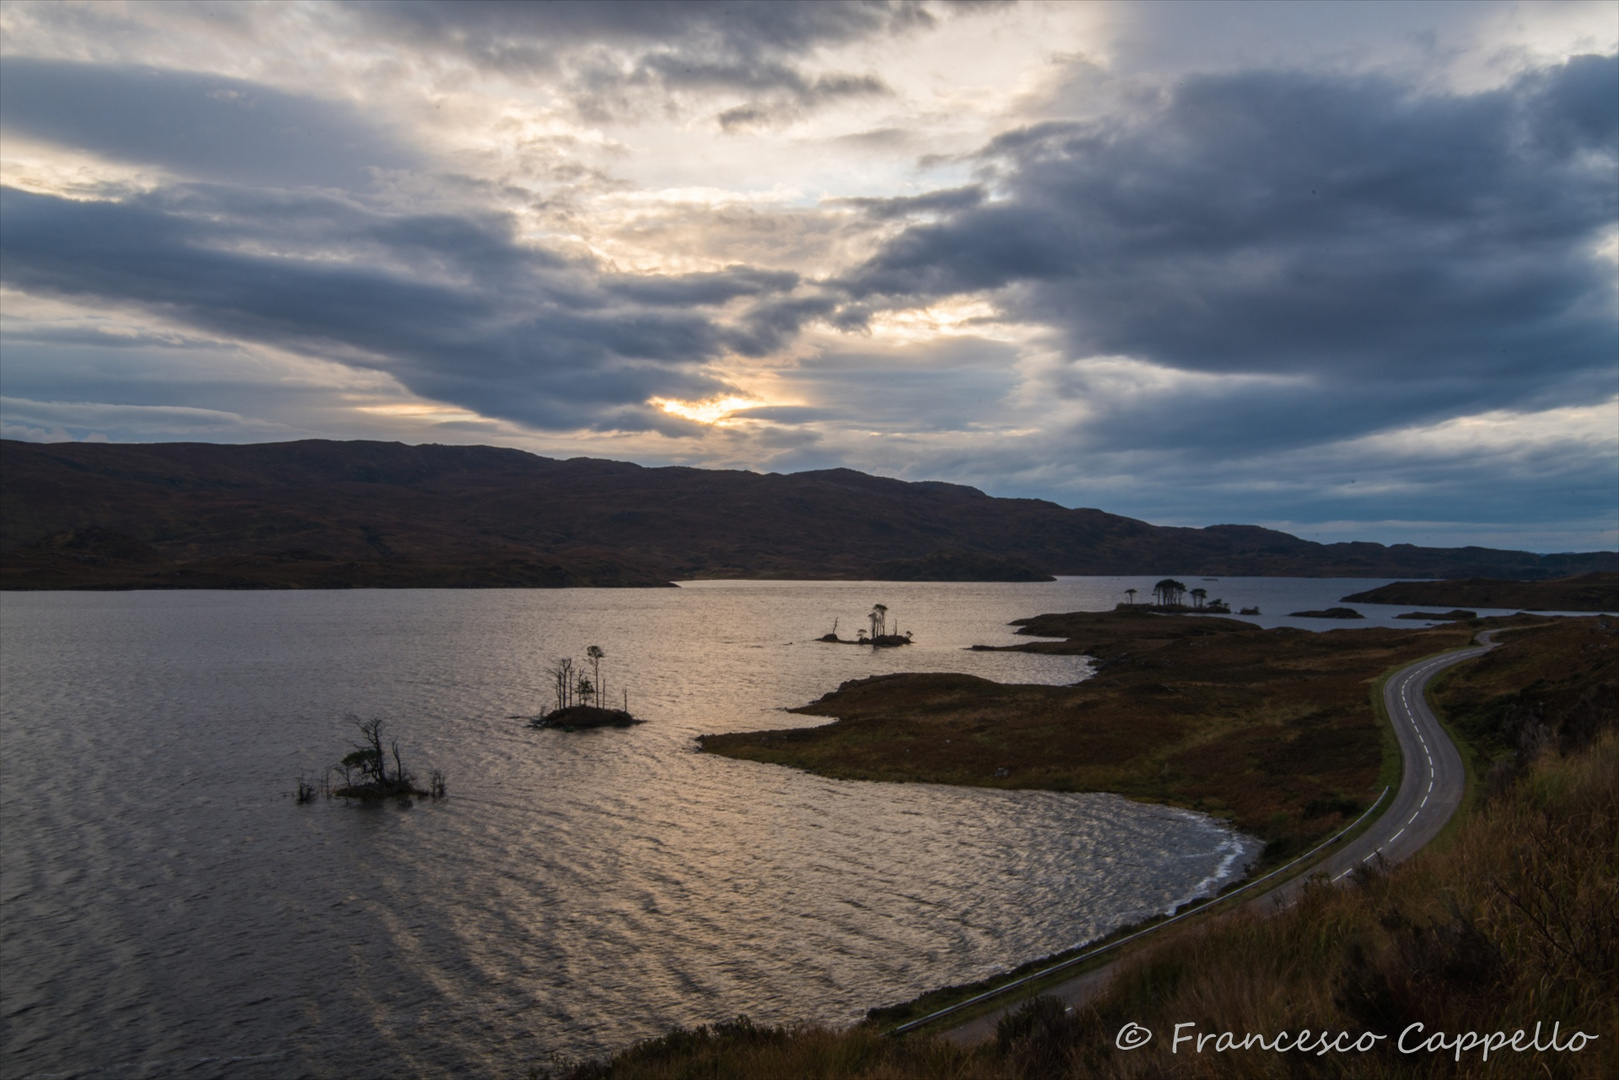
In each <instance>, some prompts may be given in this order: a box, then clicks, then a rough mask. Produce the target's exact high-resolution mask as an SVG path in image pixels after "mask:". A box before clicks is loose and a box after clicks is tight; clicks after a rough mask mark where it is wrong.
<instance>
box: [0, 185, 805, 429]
mask: <svg viewBox="0 0 1619 1080" xmlns="http://www.w3.org/2000/svg"><path fill="white" fill-rule="evenodd" d="M0 199H3V203H0V206H3V209H0V213H3V214H4V217H5V221H6V228H5V230H4V233H3V235H0V249H3V252H4V257H5V264H6V274H7V282H8V284H9V285H11V286H12V287H14V288H17V289H20V290H23V291H28V292H34V293H39V294H44V295H57V296H64V297H69V298H80V299H84V298H93V299H95V300H98V301H103V302H112V303H117V304H121V305H133V306H136V307H139V308H144V309H147V310H150V311H153V312H156V313H160V314H162V315H163V316H164V317H166V318H169V319H172V320H175V321H178V322H179V323H181V324H183V325H186V326H190V327H193V328H196V329H198V330H201V331H203V332H206V333H209V334H218V335H221V336H224V337H226V338H229V339H233V340H239V341H246V342H253V343H257V344H261V345H269V346H274V347H277V348H284V349H290V350H293V351H298V352H302V353H306V354H309V355H314V356H324V357H328V358H332V359H337V360H340V361H341V362H343V363H346V364H350V365H353V366H356V367H361V368H372V369H376V370H380V371H386V372H388V373H389V374H391V375H392V376H394V377H395V378H397V379H398V380H399V381H400V382H401V383H402V384H404V385H405V386H407V387H408V388H410V389H411V390H412V391H414V392H415V393H417V394H420V395H421V396H423V397H426V398H430V399H433V400H438V401H445V402H452V403H455V404H458V405H462V406H464V407H466V408H469V409H472V410H474V411H475V412H477V413H479V414H482V415H485V416H490V417H500V418H504V419H510V420H516V421H519V422H522V423H525V424H529V425H533V426H536V427H542V428H546V427H549V428H579V427H588V426H591V425H593V424H601V423H625V422H631V423H633V422H636V417H637V416H640V417H641V418H642V421H643V422H650V421H649V420H648V418H649V417H650V413H649V412H647V411H645V410H642V409H641V406H642V403H644V402H645V401H646V400H647V399H648V398H649V397H653V396H663V397H673V398H683V399H696V398H704V397H710V396H714V395H716V394H719V393H722V392H725V391H727V390H728V389H729V387H728V386H727V384H726V383H725V382H724V381H723V379H720V378H717V377H715V376H714V375H712V374H711V373H709V371H708V365H709V364H710V363H712V362H713V361H715V360H716V359H718V358H719V357H721V356H722V355H724V354H725V353H726V352H727V351H728V349H730V348H731V347H732V346H733V345H734V344H737V343H740V344H742V345H748V344H749V343H755V344H756V342H755V339H756V338H757V337H758V336H759V335H764V336H765V337H766V338H771V336H772V335H779V334H781V333H786V332H788V331H789V330H790V328H791V326H792V325H795V322H794V320H795V318H797V317H799V316H796V315H795V316H793V317H792V318H787V317H783V316H781V315H780V314H779V313H777V312H773V311H770V310H764V311H762V312H761V313H756V314H754V315H753V316H752V322H751V323H750V322H749V319H748V318H747V317H744V318H742V319H741V320H739V322H738V323H737V324H736V325H734V326H733V325H722V324H721V323H719V322H717V321H715V320H713V319H710V318H708V317H705V316H703V315H701V314H698V313H696V312H695V311H693V310H691V309H689V308H686V307H684V306H672V304H674V305H678V303H679V300H680V299H681V298H684V299H685V300H687V301H690V300H692V299H693V298H695V297H707V298H708V299H709V300H712V301H716V302H718V301H721V300H723V299H725V298H727V297H728V296H737V295H748V296H754V297H757V296H760V295H762V294H768V293H769V292H770V291H771V290H773V289H784V288H789V287H790V286H791V285H792V284H793V283H794V281H795V279H794V278H793V277H792V276H791V275H779V274H767V273H753V272H745V271H738V272H733V273H730V274H721V275H697V276H696V277H695V278H694V279H691V280H687V279H683V278H680V277H678V276H675V277H668V278H663V279H657V280H652V281H647V282H642V283H636V282H633V281H629V280H627V279H624V278H622V277H616V278H611V279H605V280H604V278H603V277H602V275H600V274H599V273H598V272H597V270H596V268H594V267H593V266H591V265H590V264H588V263H579V262H572V261H569V260H565V259H562V258H560V257H558V256H557V255H555V254H554V253H552V252H549V251H547V250H545V249H543V248H538V247H534V246H531V245H524V244H520V243H518V242H517V240H516V238H515V236H514V234H513V225H512V223H511V221H510V220H508V219H505V218H503V217H501V216H500V215H485V216H483V217H482V218H478V219H474V218H471V217H460V218H456V217H446V216H444V215H429V216H410V215H393V216H390V215H384V214H379V213H376V212H373V211H368V210H365V209H362V208H359V207H356V206H354V205H352V204H349V203H346V202H344V201H342V200H337V199H328V198H323V197H315V196H273V197H272V196H268V195H265V194H263V193H256V192H241V191H237V190H231V189H221V188H210V187H197V186H193V187H175V188H168V189H163V190H161V191H159V192H155V193H151V194H148V195H142V196H135V197H130V198H127V199H125V200H123V201H119V202H78V201H71V200H67V199H58V198H53V197H51V196H47V195H40V194H35V193H29V192H22V191H17V190H14V189H4V190H3V192H0ZM766 307H767V308H768V305H766ZM637 410H640V411H637ZM654 419H655V418H654ZM658 422H659V423H662V420H661V419H659V420H658Z"/></svg>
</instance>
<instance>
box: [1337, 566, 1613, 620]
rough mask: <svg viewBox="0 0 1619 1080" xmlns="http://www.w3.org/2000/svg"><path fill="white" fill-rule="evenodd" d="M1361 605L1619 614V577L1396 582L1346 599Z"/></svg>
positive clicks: (1598, 574) (1601, 575) (1592, 574)
mask: <svg viewBox="0 0 1619 1080" xmlns="http://www.w3.org/2000/svg"><path fill="white" fill-rule="evenodd" d="M1344 601H1345V602H1347V603H1356V602H1359V603H1362V604H1432V605H1445V604H1450V605H1453V606H1457V607H1460V606H1462V605H1464V604H1465V605H1469V606H1471V607H1484V608H1492V607H1493V608H1518V609H1519V610H1522V611H1606V612H1610V613H1612V612H1619V573H1600V572H1598V573H1591V574H1578V575H1575V576H1572V577H1566V578H1558V579H1556V580H1554V581H1498V580H1495V579H1493V578H1467V579H1464V580H1461V581H1396V582H1393V583H1392V584H1389V585H1383V586H1380V587H1379V588H1376V589H1367V590H1366V591H1365V592H1358V593H1353V594H1351V595H1349V596H1346V597H1344Z"/></svg>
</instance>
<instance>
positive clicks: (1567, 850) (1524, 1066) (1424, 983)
mask: <svg viewBox="0 0 1619 1080" xmlns="http://www.w3.org/2000/svg"><path fill="white" fill-rule="evenodd" d="M1616 671H1619V626H1616V625H1615V624H1614V621H1613V620H1598V619H1581V620H1577V621H1569V622H1560V623H1557V624H1554V625H1552V626H1549V627H1545V628H1531V629H1526V630H1524V631H1522V632H1518V633H1514V634H1512V635H1509V636H1508V637H1507V638H1506V642H1505V644H1504V645H1503V646H1502V648H1500V649H1498V650H1497V651H1496V652H1494V653H1492V654H1491V660H1490V662H1489V663H1487V664H1479V665H1477V666H1476V667H1469V668H1464V669H1460V670H1458V672H1457V674H1456V676H1454V677H1453V678H1452V679H1450V680H1449V681H1447V683H1446V684H1445V686H1444V687H1443V688H1442V689H1441V691H1440V692H1439V693H1438V694H1437V695H1436V697H1437V700H1438V703H1439V704H1440V706H1441V708H1443V709H1444V710H1445V711H1446V712H1447V714H1449V716H1450V717H1452V718H1454V719H1456V722H1458V723H1460V724H1464V725H1471V726H1472V727H1473V729H1474V730H1475V732H1476V734H1475V737H1474V739H1473V745H1474V746H1475V747H1476V748H1478V752H1479V753H1481V754H1488V755H1495V754H1499V755H1500V757H1498V758H1495V759H1494V761H1495V764H1496V765H1500V766H1501V767H1499V768H1496V767H1494V766H1492V769H1491V771H1492V773H1493V776H1494V781H1493V791H1492V792H1491V793H1490V794H1489V795H1488V796H1487V797H1486V798H1485V799H1483V800H1481V802H1480V804H1479V806H1478V808H1477V809H1476V811H1475V812H1474V813H1473V814H1472V815H1471V816H1470V817H1469V819H1468V820H1467V821H1466V822H1464V823H1463V826H1462V828H1461V829H1460V830H1459V833H1458V835H1457V837H1456V840H1455V842H1454V843H1453V844H1451V845H1450V846H1449V847H1447V848H1446V849H1445V850H1443V851H1433V850H1431V849H1430V850H1429V851H1427V852H1424V853H1422V854H1420V855H1418V856H1417V857H1416V858H1414V859H1413V860H1411V861H1410V862H1408V863H1406V864H1403V865H1401V866H1399V867H1396V868H1394V869H1393V870H1391V871H1390V872H1388V873H1387V874H1383V875H1376V874H1368V875H1363V876H1361V877H1359V878H1358V879H1356V880H1355V881H1354V883H1353V884H1350V885H1348V886H1346V887H1343V888H1333V887H1328V886H1321V887H1319V888H1314V889H1311V890H1308V892H1307V894H1306V896H1305V897H1304V899H1303V900H1302V901H1301V902H1300V903H1299V904H1298V905H1297V906H1296V907H1294V908H1292V909H1290V910H1289V911H1287V912H1284V913H1282V914H1279V915H1276V916H1274V917H1271V918H1259V917H1256V916H1253V915H1250V914H1246V913H1239V914H1234V915H1232V916H1229V917H1227V918H1222V919H1218V920H1215V921H1214V922H1212V923H1209V924H1205V925H1203V926H1201V927H1197V928H1189V929H1187V930H1183V931H1178V932H1166V935H1167V936H1166V937H1165V938H1164V939H1162V940H1161V941H1159V942H1158V943H1157V945H1156V946H1155V947H1154V948H1153V949H1152V950H1151V951H1150V952H1145V953H1143V954H1141V955H1139V956H1137V957H1135V958H1133V959H1132V960H1130V961H1128V962H1127V963H1126V964H1125V965H1124V966H1123V967H1122V968H1121V970H1120V972H1119V974H1118V976H1117V977H1116V979H1115V981H1114V983H1113V985H1112V987H1111V988H1110V989H1109V991H1108V992H1107V993H1106V994H1104V995H1103V996H1101V997H1100V998H1098V999H1096V1000H1095V1001H1093V1002H1091V1003H1089V1004H1087V1005H1085V1006H1082V1007H1081V1008H1079V1009H1076V1010H1075V1011H1074V1012H1073V1013H1065V1012H1064V1011H1063V1010H1062V1007H1061V1006H1060V1005H1054V1004H1053V1003H1052V1002H1051V1001H1050V999H1040V1000H1038V1001H1036V1002H1034V1003H1032V1004H1031V1005H1030V1006H1029V1007H1027V1008H1026V1009H1025V1010H1023V1011H1022V1012H1021V1013H1019V1014H1015V1015H1014V1016H1012V1017H1009V1018H1008V1019H1007V1020H1006V1021H1004V1022H1003V1023H1002V1025H1001V1028H1000V1032H999V1037H998V1038H997V1039H996V1040H995V1041H994V1042H990V1043H986V1044H983V1045H981V1046H978V1047H973V1048H960V1047H956V1046H954V1045H952V1044H950V1043H948V1042H946V1041H945V1040H943V1039H938V1038H929V1037H919V1036H912V1037H906V1038H901V1039H884V1038H882V1037H881V1036H880V1035H879V1034H878V1032H877V1030H875V1029H874V1028H872V1027H861V1028H856V1029H853V1030H851V1031H831V1030H827V1029H823V1028H814V1027H803V1028H793V1029H784V1028H763V1027H756V1026H754V1025H751V1024H747V1023H745V1022H739V1023H731V1024H721V1025H715V1026H713V1027H707V1028H701V1029H698V1030H697V1031H676V1032H672V1033H671V1034H670V1035H668V1036H665V1037H664V1038H662V1039H656V1040H652V1041H649V1042H646V1043H643V1044H640V1045H638V1046H636V1047H634V1048H632V1049H630V1050H628V1051H625V1052H624V1053H622V1054H620V1055H618V1056H617V1057H615V1058H613V1059H611V1060H610V1061H606V1062H595V1063H587V1064H583V1065H579V1066H576V1067H574V1068H573V1069H571V1070H566V1071H565V1072H564V1075H565V1076H567V1077H569V1080H664V1078H674V1077H712V1078H715V1080H726V1078H733V1077H734V1078H750V1080H751V1078H758V1080H769V1078H776V1077H780V1078H788V1077H793V1078H797V1077H826V1078H860V1080H887V1078H898V1077H925V1078H938V1080H959V1078H967V1077H975V1078H978V1077H981V1078H986V1080H994V1078H1036V1077H1039V1078H1045V1077H1065V1076H1068V1077H1079V1076H1103V1077H1146V1076H1151V1077H1157V1076H1211V1077H1225V1076H1230V1077H1253V1076H1261V1077H1263V1076H1276V1077H1284V1076H1286V1077H1292V1076H1301V1075H1302V1076H1329V1077H1330V1076H1394V1077H1428V1076H1463V1077H1475V1076H1476V1077H1516V1076H1550V1077H1565V1076H1566V1077H1600V1076H1615V1075H1619V998H1616V997H1615V996H1614V994H1613V989H1612V988H1613V987H1614V986H1615V985H1619V732H1616V731H1615V730H1614V728H1615V725H1616V723H1619V718H1616V715H1615V711H1614V710H1613V709H1611V708H1607V709H1603V708H1602V703H1603V702H1604V701H1607V702H1611V701H1613V700H1614V698H1613V695H1615V693H1616V692H1619V683H1616V679H1615V674H1616ZM1537 672H1539V673H1540V674H1536V673H1537ZM1526 675H1527V676H1530V682H1529V683H1528V684H1526V683H1524V682H1522V681H1521V680H1522V679H1523V678H1524V677H1525V676H1526ZM1536 678H1539V679H1544V680H1545V683H1544V684H1543V686H1542V688H1541V689H1539V690H1528V689H1526V687H1527V686H1529V685H1533V680H1534V679H1536ZM1593 709H1596V710H1598V711H1596V712H1593V711H1591V710H1593ZM1530 714H1532V715H1533V716H1534V718H1535V719H1534V723H1533V725H1532V726H1531V725H1529V724H1527V723H1524V722H1522V720H1523V718H1524V717H1526V716H1528V715H1530ZM1593 718H1594V719H1593ZM1530 730H1535V731H1537V732H1539V733H1537V734H1536V735H1535V736H1534V737H1533V738H1532V739H1529V740H1525V739H1524V738H1523V737H1522V735H1523V733H1524V732H1526V731H1530ZM1502 763H1505V764H1502ZM1537 1022H1538V1023H1540V1024H1541V1032H1540V1040H1541V1044H1542V1046H1545V1045H1546V1044H1547V1043H1549V1042H1550V1041H1551V1040H1550V1033H1551V1029H1552V1025H1553V1024H1557V1025H1558V1029H1559V1032H1560V1035H1559V1040H1560V1044H1561V1045H1562V1046H1563V1047H1565V1049H1562V1050H1548V1049H1542V1050H1535V1049H1533V1048H1529V1049H1524V1050H1521V1051H1513V1050H1512V1049H1511V1048H1510V1047H1507V1048H1500V1047H1498V1048H1496V1049H1494V1050H1492V1051H1491V1052H1490V1054H1489V1057H1488V1060H1486V1059H1485V1058H1484V1055H1483V1052H1482V1050H1481V1049H1480V1048H1478V1047H1476V1046H1475V1047H1473V1048H1471V1049H1467V1050H1464V1051H1462V1052H1461V1054H1460V1055H1459V1060H1458V1055H1457V1053H1456V1051H1455V1050H1454V1049H1453V1048H1446V1049H1443V1050H1435V1051H1432V1052H1430V1051H1428V1050H1426V1049H1419V1050H1418V1051H1417V1052H1415V1053H1402V1052H1401V1050H1400V1048H1399V1041H1398V1040H1399V1038H1400V1035H1401V1033H1402V1032H1404V1031H1406V1029H1407V1028H1408V1027H1409V1026H1410V1025H1411V1024H1415V1023H1420V1024H1422V1025H1424V1027H1423V1029H1422V1032H1421V1038H1422V1039H1426V1038H1427V1037H1429V1036H1432V1035H1433V1034H1434V1033H1436V1032H1446V1033H1448V1035H1449V1037H1450V1038H1452V1039H1454V1038H1455V1037H1456V1036H1457V1035H1458V1034H1461V1033H1469V1032H1475V1033H1481V1034H1484V1035H1488V1034H1490V1033H1494V1032H1497V1031H1500V1032H1503V1033H1504V1034H1505V1036H1506V1038H1508V1039H1510V1038H1511V1037H1512V1035H1513V1033H1514V1032H1516V1031H1518V1030H1519V1029H1525V1036H1524V1038H1523V1040H1521V1042H1520V1045H1524V1044H1528V1043H1529V1042H1530V1041H1531V1040H1532V1038H1533V1036H1534V1028H1535V1025H1536V1023H1537ZM1132 1023H1133V1024H1138V1025H1141V1026H1143V1027H1145V1028H1149V1029H1151V1030H1152V1031H1153V1032H1154V1033H1155V1037H1154V1038H1153V1039H1152V1041H1151V1042H1149V1043H1148V1044H1147V1045H1146V1046H1145V1047H1143V1048H1141V1049H1136V1050H1122V1049H1119V1048H1118V1046H1117V1045H1116V1040H1117V1039H1118V1033H1119V1032H1120V1030H1121V1029H1122V1028H1124V1026H1125V1025H1126V1024H1132ZM1176 1024H1192V1025H1195V1027H1194V1028H1193V1029H1183V1031H1182V1034H1183V1035H1184V1034H1205V1035H1207V1034H1211V1033H1219V1032H1228V1031H1229V1032H1233V1033H1235V1034H1236V1035H1237V1036H1238V1037H1239V1039H1240V1038H1241V1037H1243V1036H1244V1035H1246V1034H1250V1033H1252V1034H1256V1035H1260V1036H1263V1037H1264V1038H1265V1039H1266V1041H1267V1042H1269V1043H1272V1044H1274V1042H1275V1040H1276V1037H1277V1036H1279V1035H1280V1034H1281V1033H1282V1032H1284V1031H1285V1032H1289V1033H1292V1034H1291V1035H1290V1040H1289V1042H1290V1044H1291V1041H1292V1039H1293V1038H1294V1037H1296V1036H1297V1034H1298V1033H1299V1032H1300V1031H1301V1030H1303V1029H1306V1028H1308V1029H1309V1030H1310V1031H1312V1032H1316V1033H1320V1032H1323V1031H1327V1032H1330V1033H1331V1034H1332V1035H1333V1036H1337V1035H1338V1033H1340V1032H1348V1033H1349V1036H1350V1037H1349V1039H1346V1040H1342V1041H1343V1042H1344V1043H1346V1044H1347V1043H1349V1042H1351V1041H1353V1040H1354V1039H1355V1038H1358V1037H1361V1036H1363V1035H1367V1034H1371V1035H1383V1036H1385V1038H1383V1039H1380V1040H1374V1041H1373V1042H1372V1044H1371V1045H1372V1048H1371V1049H1369V1050H1366V1051H1364V1052H1357V1051H1352V1050H1351V1051H1346V1052H1329V1053H1326V1054H1317V1053H1315V1052H1314V1050H1313V1049H1312V1050H1298V1049H1288V1050H1283V1051H1275V1050H1263V1049H1259V1048H1257V1047H1251V1048H1250V1049H1248V1050H1228V1051H1225V1052H1216V1050H1215V1046H1216V1045H1217V1044H1216V1043H1214V1042H1213V1041H1210V1042H1209V1043H1208V1044H1207V1045H1206V1046H1205V1048H1204V1051H1203V1052H1202V1053H1198V1052H1197V1051H1196V1049H1195V1043H1194V1044H1188V1043H1185V1042H1182V1043H1181V1044H1180V1046H1179V1048H1178V1052H1172V1051H1173V1050H1174V1042H1173V1038H1174V1034H1175V1025H1176ZM1575 1031H1581V1032H1585V1033H1586V1034H1589V1035H1596V1036H1598V1038H1597V1039H1595V1040H1594V1041H1588V1042H1586V1043H1585V1046H1584V1048H1583V1049H1581V1050H1579V1051H1578V1052H1574V1051H1570V1050H1568V1049H1566V1047H1567V1046H1568V1045H1569V1038H1570V1034H1571V1033H1572V1032H1575ZM1312 1045H1314V1044H1312ZM1412 1045H1413V1039H1412V1038H1411V1037H1410V1036H1407V1039H1406V1046H1407V1047H1410V1046H1412Z"/></svg>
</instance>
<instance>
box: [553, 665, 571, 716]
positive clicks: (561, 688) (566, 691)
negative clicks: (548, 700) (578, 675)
mask: <svg viewBox="0 0 1619 1080" xmlns="http://www.w3.org/2000/svg"><path fill="white" fill-rule="evenodd" d="M550 675H551V678H552V680H553V682H554V683H555V686H556V693H557V708H559V709H566V708H567V707H568V706H569V705H572V704H573V691H574V675H573V658H572V657H568V656H564V657H563V658H562V659H560V660H558V661H557V662H556V663H555V664H552V665H551V669H550Z"/></svg>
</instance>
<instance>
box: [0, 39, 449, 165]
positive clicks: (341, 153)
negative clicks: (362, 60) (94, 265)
mask: <svg viewBox="0 0 1619 1080" xmlns="http://www.w3.org/2000/svg"><path fill="white" fill-rule="evenodd" d="M0 124H3V125H4V126H5V128H6V129H7V131H8V132H9V133H12V134H23V135H26V136H30V137H32V138H35V139H39V140H42V141H46V142H51V143H60V144H65V145H69V146H74V147H80V148H83V149H85V150H89V151H91V152H93V153H95V154H98V155H101V156H103V157H106V158H111V159H114V160H119V161H128V162H137V163H140V164H145V165H154V166H158V167H160V168H162V169H164V170H167V171H168V172H170V173H172V174H174V175H177V176H182V177H186V178H189V179H195V180H209V181H217V182H223V183H232V184H242V185H249V186H255V187H257V186H263V187H301V186H319V187H330V188H363V187H365V186H367V185H368V184H369V183H370V180H371V172H370V170H371V169H373V168H381V169H403V168H408V167H411V166H413V165H415V164H417V163H418V162H419V161H420V158H421V155H420V154H419V153H418V152H417V151H415V150H414V149H412V148H411V147H410V146H409V145H408V143H407V142H406V141H405V140H403V139H402V138H400V137H398V136H395V135H391V134H389V133H388V132H386V131H384V130H383V129H381V128H379V126H378V125H377V124H376V122H375V121H373V120H369V119H366V118H364V117H362V116H361V114H360V113H359V111H358V110H357V109H356V108H354V107H353V106H351V105H348V104H346V103H344V102H340V101H330V100H322V99H320V98H315V97H309V96H302V95H296V94H289V93H285V92H282V91H279V90H276V89H273V88H271V87H268V86H264V85H261V84H257V83H251V82H245V81H243V80H240V79H229V78H223V77H221V76H216V75H202V74H195V73H191V72H183V71H165V70H162V69H159V68H151V67H140V66H134V65H106V64H87V63H75V62H72V61H64V60H46V59H39V58H35V57H29V56H7V57H6V59H5V63H4V64H0Z"/></svg>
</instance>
